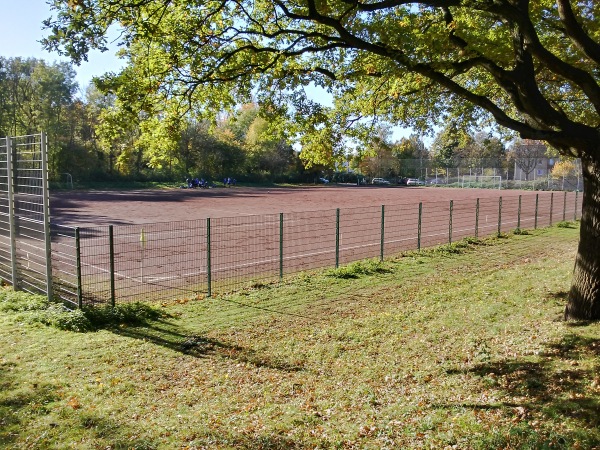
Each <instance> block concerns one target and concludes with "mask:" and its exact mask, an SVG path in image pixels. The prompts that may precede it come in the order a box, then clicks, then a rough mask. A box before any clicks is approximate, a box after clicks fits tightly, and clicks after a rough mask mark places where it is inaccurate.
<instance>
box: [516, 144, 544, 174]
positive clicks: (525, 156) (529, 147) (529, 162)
mask: <svg viewBox="0 0 600 450" xmlns="http://www.w3.org/2000/svg"><path fill="white" fill-rule="evenodd" d="M512 153H513V159H514V161H515V164H516V165H517V167H518V168H520V169H521V170H522V171H523V173H524V174H525V180H526V181H528V180H529V178H530V175H531V174H532V173H533V171H534V170H535V168H536V167H537V166H538V162H539V161H540V159H541V158H545V157H546V146H545V145H544V144H543V143H542V142H539V141H532V140H524V141H519V142H517V143H515V145H514V146H513V148H512Z"/></svg>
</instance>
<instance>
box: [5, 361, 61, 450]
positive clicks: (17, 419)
mask: <svg viewBox="0 0 600 450" xmlns="http://www.w3.org/2000/svg"><path fill="white" fill-rule="evenodd" d="M13 367H14V365H9V364H2V365H0V447H1V448H10V447H11V445H10V444H13V443H15V442H16V441H17V440H19V435H20V433H21V432H22V431H23V430H26V429H27V418H28V417H31V415H32V414H33V413H35V414H36V415H38V416H43V415H46V414H47V413H48V410H47V409H46V405H47V404H48V403H50V402H54V401H56V400H58V396H57V395H56V391H57V389H56V386H53V385H43V386H39V385H37V384H35V383H32V384H31V385H29V386H23V385H21V384H19V383H17V381H16V380H15V379H14V377H13V376H12V374H11V370H12V368H13Z"/></svg>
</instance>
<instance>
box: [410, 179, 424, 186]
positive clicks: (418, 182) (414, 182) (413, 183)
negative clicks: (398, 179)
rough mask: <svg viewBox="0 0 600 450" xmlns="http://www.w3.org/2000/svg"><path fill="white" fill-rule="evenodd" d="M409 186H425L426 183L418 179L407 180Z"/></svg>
mask: <svg viewBox="0 0 600 450" xmlns="http://www.w3.org/2000/svg"><path fill="white" fill-rule="evenodd" d="M406 185H407V186H424V185H425V182H424V181H423V180H419V179H418V178H409V179H408V180H406Z"/></svg>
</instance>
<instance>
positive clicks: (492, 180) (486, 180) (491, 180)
mask: <svg viewBox="0 0 600 450" xmlns="http://www.w3.org/2000/svg"><path fill="white" fill-rule="evenodd" d="M461 187H463V188H478V189H502V176H500V175H463V176H462V180H461Z"/></svg>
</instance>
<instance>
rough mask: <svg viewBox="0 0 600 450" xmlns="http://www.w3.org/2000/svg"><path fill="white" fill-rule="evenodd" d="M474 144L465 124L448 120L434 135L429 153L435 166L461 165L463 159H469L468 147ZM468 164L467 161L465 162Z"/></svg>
mask: <svg viewBox="0 0 600 450" xmlns="http://www.w3.org/2000/svg"><path fill="white" fill-rule="evenodd" d="M473 144H474V141H473V137H472V136H471V135H470V134H469V132H468V131H467V129H466V128H465V126H463V125H461V124H460V123H458V122H457V121H455V120H450V121H449V122H448V123H447V124H446V126H445V127H444V128H443V129H442V130H441V131H440V132H439V133H438V134H437V135H436V136H435V139H434V141H433V143H432V145H431V154H432V159H433V161H434V164H435V165H436V166H437V167H443V168H446V167H462V166H463V165H466V164H463V160H465V159H469V158H470V156H471V154H470V153H471V152H470V151H469V147H472V146H473ZM467 164H468V163H467Z"/></svg>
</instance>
